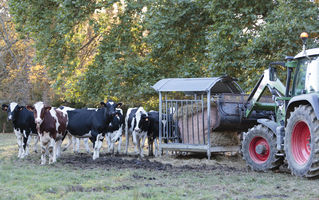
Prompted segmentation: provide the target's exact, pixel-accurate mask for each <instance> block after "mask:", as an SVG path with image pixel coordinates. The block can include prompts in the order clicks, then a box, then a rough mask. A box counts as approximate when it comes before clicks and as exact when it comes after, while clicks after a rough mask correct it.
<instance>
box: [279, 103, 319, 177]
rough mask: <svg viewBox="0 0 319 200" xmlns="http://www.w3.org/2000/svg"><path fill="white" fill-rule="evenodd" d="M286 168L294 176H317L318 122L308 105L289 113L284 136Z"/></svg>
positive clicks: (318, 173)
mask: <svg viewBox="0 0 319 200" xmlns="http://www.w3.org/2000/svg"><path fill="white" fill-rule="evenodd" d="M285 153H286V159H287V162H288V167H289V169H290V170H291V172H292V173H293V174H294V175H297V176H305V177H315V176H318V175H319V121H318V119H317V117H316V115H315V113H314V110H313V108H312V107H311V106H309V105H300V106H299V107H297V108H295V110H294V111H293V112H292V113H291V115H290V118H289V119H288V122H287V127H286V135H285Z"/></svg>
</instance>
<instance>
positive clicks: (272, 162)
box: [242, 124, 283, 171]
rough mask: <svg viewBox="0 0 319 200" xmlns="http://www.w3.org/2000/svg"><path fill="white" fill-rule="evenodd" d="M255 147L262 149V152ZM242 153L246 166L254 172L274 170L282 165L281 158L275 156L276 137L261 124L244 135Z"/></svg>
mask: <svg viewBox="0 0 319 200" xmlns="http://www.w3.org/2000/svg"><path fill="white" fill-rule="evenodd" d="M257 146H258V147H260V146H261V147H263V148H262V150H260V148H259V150H258V147H257ZM258 152H259V153H258ZM242 153H243V158H244V160H246V163H247V165H248V166H249V167H250V168H251V169H252V170H255V171H267V170H274V169H277V168H278V167H279V166H280V165H281V164H282V163H283V157H282V156H277V155H276V154H277V153H278V150H277V148H276V135H275V134H274V133H273V132H272V131H271V130H270V129H269V128H267V127H265V126H263V125H261V124H259V125H256V126H254V127H253V128H251V129H250V130H248V132H246V133H244V136H243V142H242Z"/></svg>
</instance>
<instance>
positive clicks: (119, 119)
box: [106, 108, 124, 154]
mask: <svg viewBox="0 0 319 200" xmlns="http://www.w3.org/2000/svg"><path fill="white" fill-rule="evenodd" d="M123 125H124V116H123V110H122V109H121V108H116V114H115V117H114V118H113V120H112V121H111V122H110V124H109V130H108V132H107V133H106V141H107V145H108V152H109V153H110V152H111V153H112V154H114V145H115V143H116V142H118V144H117V145H118V146H117V153H120V151H121V144H122V132H123Z"/></svg>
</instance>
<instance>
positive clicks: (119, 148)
mask: <svg viewBox="0 0 319 200" xmlns="http://www.w3.org/2000/svg"><path fill="white" fill-rule="evenodd" d="M121 144H122V137H120V139H119V142H118V143H117V153H118V154H120V152H121Z"/></svg>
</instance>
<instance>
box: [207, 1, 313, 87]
mask: <svg viewBox="0 0 319 200" xmlns="http://www.w3.org/2000/svg"><path fill="white" fill-rule="evenodd" d="M211 11H212V12H211V17H212V19H213V20H214V25H213V26H212V29H211V31H210V33H209V45H208V46H209V49H210V56H211V58H212V60H213V61H214V62H212V64H211V68H212V72H213V75H221V74H230V75H232V76H235V77H238V78H239V80H240V82H241V84H242V85H243V86H244V88H246V91H250V88H251V86H252V85H254V84H255V83H256V81H257V79H258V78H259V76H256V74H260V73H261V72H262V70H263V69H265V67H267V65H268V64H269V63H270V62H272V61H276V60H284V57H285V56H287V55H289V56H293V55H295V54H297V53H298V52H300V51H301V46H302V45H301V41H300V39H299V37H298V36H299V34H300V33H301V32H303V31H307V32H309V33H316V32H317V30H318V28H319V21H318V20H317V18H318V15H319V12H318V6H317V5H316V4H315V3H312V2H310V1H300V0H299V1H298V0H291V1H286V0H279V1H272V0H269V1H262V2H258V1H250V0H244V1H242V0H232V1H228V2H222V3H221V2H219V1H212V3H211ZM309 44H310V46H311V45H314V41H309Z"/></svg>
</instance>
